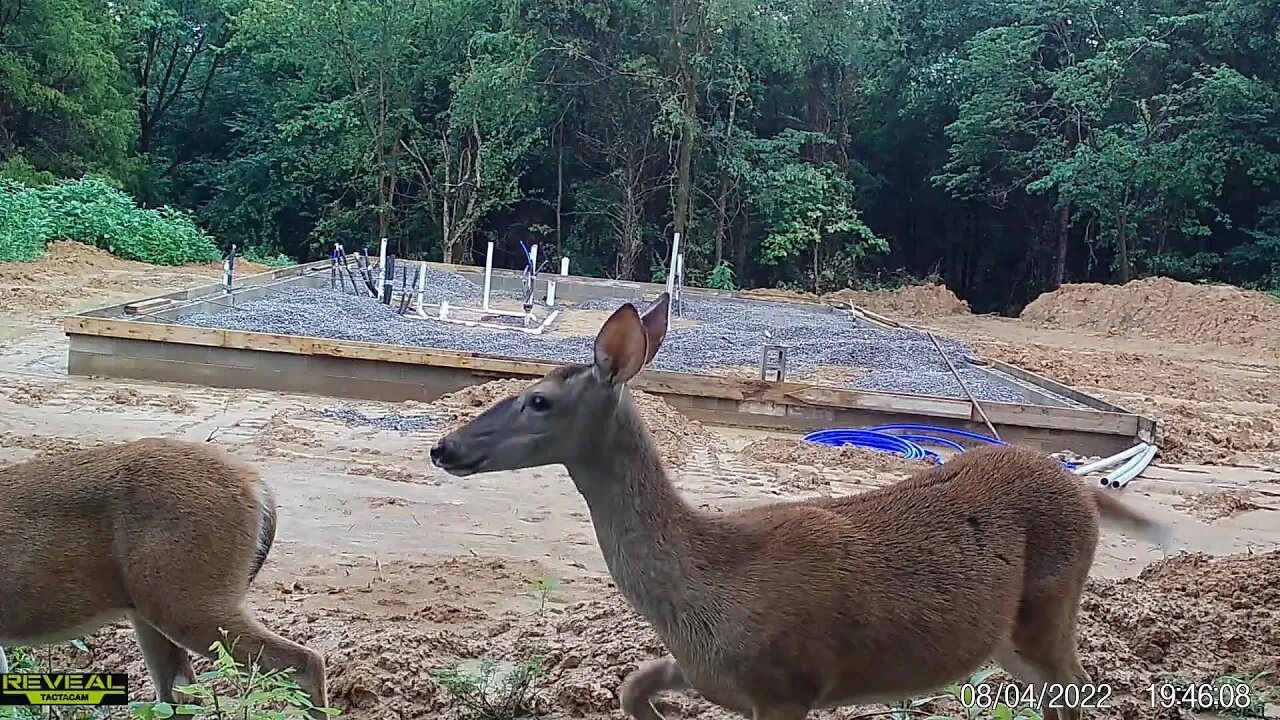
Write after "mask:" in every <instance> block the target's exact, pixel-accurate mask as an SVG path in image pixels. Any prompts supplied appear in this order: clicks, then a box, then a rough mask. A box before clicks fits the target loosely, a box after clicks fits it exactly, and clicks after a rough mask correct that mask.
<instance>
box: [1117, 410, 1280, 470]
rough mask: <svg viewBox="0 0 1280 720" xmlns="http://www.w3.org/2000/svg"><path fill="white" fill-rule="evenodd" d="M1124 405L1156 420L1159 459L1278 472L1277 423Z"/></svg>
mask: <svg viewBox="0 0 1280 720" xmlns="http://www.w3.org/2000/svg"><path fill="white" fill-rule="evenodd" d="M1127 404H1128V405H1129V406H1130V407H1131V408H1132V409H1134V410H1136V411H1138V412H1146V413H1149V414H1151V415H1154V416H1155V418H1156V421H1157V428H1156V429H1157V438H1156V443H1157V444H1158V445H1159V446H1160V457H1161V458H1162V459H1163V460H1167V461H1172V462H1184V463H1202V464H1205V465H1221V464H1227V465H1261V466H1264V467H1271V466H1273V465H1274V466H1277V467H1280V420H1277V419H1272V418H1268V417H1263V416H1257V415H1249V414H1244V413H1238V412H1231V411H1230V410H1229V409H1226V408H1221V407H1216V406H1208V405H1201V404H1196V403H1188V402H1179V401H1167V400H1145V399H1131V400H1129V401H1128V402H1127Z"/></svg>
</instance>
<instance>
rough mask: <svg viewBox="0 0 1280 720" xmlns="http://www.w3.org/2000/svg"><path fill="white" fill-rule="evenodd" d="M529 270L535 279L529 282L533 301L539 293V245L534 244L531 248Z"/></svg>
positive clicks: (530, 295)
mask: <svg viewBox="0 0 1280 720" xmlns="http://www.w3.org/2000/svg"><path fill="white" fill-rule="evenodd" d="M529 266H530V267H529V272H530V274H532V275H533V281H532V282H531V283H530V284H529V302H533V297H534V296H535V295H537V293H538V246H537V245H534V246H533V247H531V248H529Z"/></svg>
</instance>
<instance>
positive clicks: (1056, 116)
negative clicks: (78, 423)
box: [0, 0, 1280, 311]
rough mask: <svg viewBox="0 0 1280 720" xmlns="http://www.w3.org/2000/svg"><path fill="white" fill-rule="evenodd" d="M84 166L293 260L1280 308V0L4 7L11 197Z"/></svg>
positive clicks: (150, 200) (181, 0) (45, 0)
mask: <svg viewBox="0 0 1280 720" xmlns="http://www.w3.org/2000/svg"><path fill="white" fill-rule="evenodd" d="M64 178H76V179H79V178H91V181H92V182H93V183H96V185H94V187H96V188H99V189H100V191H101V192H110V191H111V188H113V187H114V188H116V189H118V190H121V191H123V192H125V193H128V194H130V195H132V196H134V197H135V198H136V199H137V201H138V202H139V203H140V204H141V205H142V206H144V207H147V208H174V209H175V210H173V211H172V212H178V211H180V210H181V211H186V212H188V213H190V215H191V217H193V218H194V219H195V221H196V222H197V223H198V225H199V226H200V228H201V230H194V229H186V230H182V232H194V233H197V234H198V235H199V236H200V237H201V238H203V237H204V233H205V232H207V233H208V235H209V236H211V237H213V238H215V239H216V242H217V243H219V244H220V245H222V246H224V247H225V246H229V245H230V244H232V243H235V244H236V245H238V246H239V247H241V248H249V249H250V251H251V252H252V253H254V254H256V255H258V256H269V255H276V254H278V253H284V254H286V255H289V256H292V257H294V258H297V259H299V260H306V259H315V258H319V257H323V256H325V255H326V254H327V250H326V248H327V247H328V246H329V245H330V244H331V243H333V242H342V243H344V244H345V245H346V246H348V247H360V246H366V245H367V246H369V247H375V246H376V243H377V241H378V239H379V238H382V237H385V238H388V240H389V242H390V246H391V247H392V248H393V249H394V250H395V251H396V252H397V253H398V254H400V255H402V256H405V257H416V258H425V259H432V260H442V259H443V260H446V261H453V262H464V263H475V262H478V261H482V259H483V253H484V246H485V243H486V241H489V240H493V241H495V242H496V243H497V247H498V254H499V259H498V262H499V263H501V264H503V265H506V266H509V267H511V266H519V265H521V264H523V260H522V258H523V255H522V251H521V249H520V242H524V243H526V244H530V243H534V242H537V243H540V244H541V245H542V248H543V250H542V253H541V254H542V256H543V257H545V258H553V257H555V256H558V255H561V254H567V255H569V256H570V257H571V259H572V263H573V268H574V270H575V272H579V273H586V274H595V275H605V276H611V277H619V278H626V279H638V280H649V279H659V278H661V277H662V276H663V273H664V272H665V271H664V269H663V265H664V264H665V261H666V257H667V255H668V253H669V252H670V246H671V241H672V236H673V233H676V232H680V233H682V238H683V240H682V245H684V246H685V247H686V249H687V252H686V268H687V270H686V274H687V276H688V280H689V282H691V283H694V284H701V285H709V286H715V287H731V286H779V287H790V288H793V289H804V290H814V291H818V292H824V291H829V290H834V289H837V288H840V287H845V286H848V285H862V286H875V285H884V284H888V283H893V282H897V281H900V280H902V279H903V278H925V277H940V278H942V279H944V280H945V281H946V282H947V284H948V285H949V286H950V287H951V288H952V289H954V290H955V291H956V292H957V293H958V294H960V295H961V296H962V297H964V298H966V299H968V300H969V301H970V302H971V303H972V304H973V305H974V307H975V308H977V309H980V310H996V311H1016V310H1017V309H1018V308H1019V307H1021V305H1023V304H1025V303H1026V302H1027V301H1029V300H1030V299H1032V298H1034V297H1035V296H1036V295H1037V294H1039V293H1040V292H1043V291H1045V290H1048V289H1052V288H1054V287H1056V286H1058V285H1060V284H1062V283H1064V282H1073V281H1082V280H1091V281H1104V282H1105V281H1124V280H1127V279H1130V278H1133V277H1137V276H1141V275H1151V274H1161V275H1167V276H1170V277H1174V278H1177V279H1183V280H1200V279H1208V280H1217V281H1226V282H1232V283H1235V284H1239V285H1242V286H1246V287H1257V288H1263V289H1276V288H1280V4H1277V3H1276V2H1275V1H1274V0H1110V1H1109V2H1099V1H1098V0H1055V1H1054V2H1048V1H1047V0H1000V1H996V0H971V1H966V2H956V0H860V1H854V0H789V1H788V2H786V3H783V2H779V1H778V0H664V1H663V2H654V1H653V0H536V1H535V0H326V1H324V2H319V1H317V0H283V1H282V0H128V2H107V1H105V0H0V192H3V193H8V194H11V195H14V196H15V197H16V195H17V194H18V193H24V192H25V193H28V194H27V195H24V196H23V197H25V198H28V200H22V201H21V202H19V201H18V200H16V199H12V198H11V200H10V201H9V202H7V203H0V208H21V207H28V206H32V205H31V203H33V202H35V200H29V199H30V198H34V197H36V196H33V195H30V194H29V193H30V192H32V190H31V189H32V188H39V187H43V186H51V185H53V184H55V183H56V182H57V181H59V180H61V179H64ZM48 192H51V193H54V194H52V195H48V197H50V198H52V197H61V196H60V195H57V193H56V192H54V191H53V190H49V191H48ZM65 192H66V193H70V194H69V195H67V196H68V197H71V196H75V197H79V198H82V199H83V198H84V192H87V191H83V190H82V191H76V192H79V193H80V194H79V195H77V194H76V192H72V191H70V190H67V191H65ZM41 197H43V196H41ZM85 202H87V200H85ZM86 207H89V205H86ZM12 212H17V211H16V210H13V211H11V213H12ZM113 212H115V211H113ZM164 212H170V211H169V210H168V209H166V210H165V211H164ZM184 217H185V215H184ZM0 222H4V219H3V218H0ZM42 222H43V221H42ZM50 222H52V221H50ZM184 222H185V221H184ZM148 227H150V226H148ZM183 227H184V228H185V227H187V226H186V225H184V226H183ZM148 232H152V231H148ZM9 236H15V235H14V233H9ZM3 237H6V236H5V235H2V234H0V238H3ZM15 237H16V236H15ZM192 237H196V236H195V235H192ZM13 242H18V240H14V241H13ZM200 242H205V240H203V239H201V240H200ZM23 252H24V254H26V255H29V254H30V249H29V248H28V249H27V250H24V251H23ZM0 254H2V253H0ZM199 254H200V255H201V256H204V255H207V251H206V250H201V251H200V253H199ZM175 257H177V256H176V255H175Z"/></svg>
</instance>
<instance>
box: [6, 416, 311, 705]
mask: <svg viewBox="0 0 1280 720" xmlns="http://www.w3.org/2000/svg"><path fill="white" fill-rule="evenodd" d="M275 529H276V506H275V499H274V497H273V495H272V493H271V491H270V489H269V488H268V487H267V486H266V485H265V484H264V483H263V481H262V479H261V478H260V477H259V475H258V473H257V472H256V471H254V470H253V469H252V468H250V467H248V466H247V465H244V464H242V463H240V462H239V461H236V460H234V459H233V458H231V457H229V456H228V455H226V454H224V453H223V452H221V451H220V450H218V449H217V448H215V447H214V446H212V445H208V444H205V443H189V442H179V441H175V440H168V439H162V438H148V439H144V440H138V441H135V442H129V443H121V444H115V445H107V446H102V447H96V448H91V449H88V450H79V451H75V452H71V453H66V454H63V455H59V456H57V457H53V458H49V459H43V458H41V459H36V460H31V461H29V462H26V463H23V464H20V465H12V466H9V467H6V468H3V469H0V645H18V644H22V645H26V644H48V643H56V642H64V641H67V640H70V639H73V638H75V637H77V636H79V635H82V634H86V633H89V632H92V631H94V630H96V629H98V628H99V627H101V626H102V625H103V624H105V623H107V622H112V621H115V620H118V619H121V618H124V617H128V618H129V620H130V621H131V623H132V625H133V628H134V631H135V633H136V635H137V640H138V645H139V647H140V648H141V649H142V655H143V658H144V659H145V661H146V664H147V670H148V671H149V673H150V675H151V679H152V681H153V683H154V685H155V688H156V694H157V696H158V697H159V699H160V700H161V701H163V702H174V701H175V697H174V690H173V689H174V687H175V686H180V685H184V684H188V683H190V682H193V681H194V679H195V675H194V673H193V672H192V670H191V663H190V658H189V656H188V655H187V651H191V652H194V653H199V654H202V655H206V656H207V655H209V654H210V653H209V647H210V646H211V645H212V644H213V643H214V642H215V641H218V640H221V639H222V636H221V633H220V632H219V628H223V629H225V630H226V631H227V634H228V637H227V640H228V641H229V642H233V643H234V644H235V645H234V652H235V655H236V656H237V659H238V660H240V661H241V662H244V663H246V665H247V664H248V662H249V661H250V660H256V661H257V662H258V663H259V664H260V665H261V666H263V667H265V668H283V667H293V668H294V669H295V670H296V673H295V675H294V678H295V680H296V681H297V682H298V684H299V685H300V686H301V687H302V689H304V690H306V691H307V692H308V693H310V695H311V700H312V703H313V704H314V705H316V706H317V707H323V706H324V705H325V704H326V703H327V697H326V690H325V676H324V660H323V658H321V656H320V655H319V654H318V653H316V652H314V651H312V650H309V649H307V648H305V647H303V646H301V645H299V644H297V643H294V642H291V641H289V640H286V639H285V638H283V637H280V636H279V635H276V634H275V633H273V632H271V631H270V630H268V629H266V628H265V627H263V626H262V625H261V624H260V623H259V622H258V621H257V620H256V619H254V617H253V616H252V615H250V614H249V610H248V607H247V606H246V601H245V594H246V593H247V591H248V588H249V585H250V583H252V582H253V579H254V577H255V576H256V575H257V573H258V570H259V569H261V568H262V564H263V563H264V562H265V561H266V558H267V553H268V552H269V551H270V549H271V544H272V542H273V541H274V539H275ZM0 662H2V660H0Z"/></svg>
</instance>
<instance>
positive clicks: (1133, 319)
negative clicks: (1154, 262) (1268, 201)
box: [1019, 278, 1280, 351]
mask: <svg viewBox="0 0 1280 720" xmlns="http://www.w3.org/2000/svg"><path fill="white" fill-rule="evenodd" d="M1019 317H1020V318H1021V319H1022V320H1024V321H1026V322H1028V323H1034V324H1037V325H1040V326H1042V327H1054V328H1076V329H1081V330H1090V331H1093V332H1101V333H1106V334H1109V335H1132V336H1136V337H1144V338H1150V339H1153V340H1166V341H1170V342H1175V343H1189V344H1214V345H1231V346H1237V347H1246V348H1261V349H1264V350H1270V351H1280V302H1278V301H1277V300H1276V299H1275V298H1273V297H1271V296H1269V295H1267V294H1265V293H1260V292H1254V291H1251V290H1241V289H1240V288H1236V287H1231V286H1229V285H1194V284H1191V283H1185V282H1179V281H1177V280H1170V279H1169V278H1146V279H1142V280H1133V281H1131V282H1128V283H1126V284H1124V285H1099V284H1096V283H1082V284H1078V285H1065V286H1063V287H1061V288H1059V289H1058V290H1055V291H1053V292H1050V293H1045V294H1044V295H1041V296H1040V297H1038V298H1036V300H1035V301H1034V302H1032V303H1031V304H1029V305H1027V307H1026V308H1024V309H1023V311H1022V314H1021V315H1020V316H1019Z"/></svg>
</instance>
